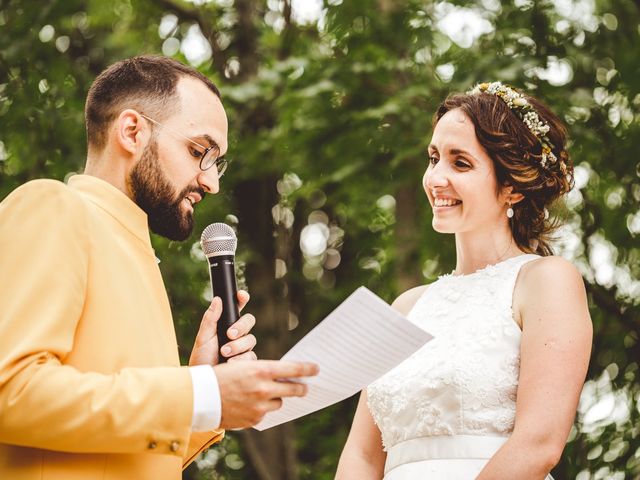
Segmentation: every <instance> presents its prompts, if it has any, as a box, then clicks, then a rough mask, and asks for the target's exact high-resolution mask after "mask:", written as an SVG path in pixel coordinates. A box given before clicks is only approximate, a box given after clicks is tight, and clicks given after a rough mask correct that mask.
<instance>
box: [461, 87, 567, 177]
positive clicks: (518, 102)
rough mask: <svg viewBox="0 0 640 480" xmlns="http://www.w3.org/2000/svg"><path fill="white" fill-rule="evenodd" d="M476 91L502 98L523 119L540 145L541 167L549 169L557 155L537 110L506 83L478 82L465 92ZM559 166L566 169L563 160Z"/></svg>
mask: <svg viewBox="0 0 640 480" xmlns="http://www.w3.org/2000/svg"><path fill="white" fill-rule="evenodd" d="M478 93H489V94H491V95H495V96H496V97H498V98H500V99H502V101H504V103H506V104H507V106H508V107H509V108H510V109H511V111H512V112H513V113H515V114H516V115H517V116H518V117H519V118H520V119H521V120H522V121H523V123H524V124H525V125H526V127H527V128H528V129H529V130H530V131H531V133H533V134H534V135H535V136H536V138H537V139H538V140H539V141H540V145H541V146H542V160H541V161H540V165H541V166H542V168H546V169H549V168H551V166H550V165H549V163H551V164H554V163H556V162H557V161H558V157H556V156H555V154H554V153H553V149H554V148H555V147H554V145H553V143H551V140H549V137H547V133H548V132H549V128H550V127H549V124H548V123H547V122H545V121H544V120H542V119H541V118H540V117H539V116H538V112H536V110H535V109H534V108H533V106H532V105H531V104H530V103H529V102H528V101H527V99H526V98H525V96H524V95H523V94H521V93H520V92H517V91H516V90H514V89H513V88H511V87H510V86H508V85H503V84H502V83H501V82H491V83H479V84H478V85H476V86H475V87H473V88H472V89H471V90H469V91H468V92H467V94H468V95H475V94H478ZM560 168H561V170H562V171H563V172H565V171H566V165H565V164H564V162H563V161H560Z"/></svg>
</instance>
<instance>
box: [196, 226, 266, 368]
mask: <svg viewBox="0 0 640 480" xmlns="http://www.w3.org/2000/svg"><path fill="white" fill-rule="evenodd" d="M201 245H202V250H203V252H204V253H205V255H206V256H207V258H208V260H209V273H210V278H211V285H212V288H213V293H214V295H215V297H216V298H214V300H213V301H212V302H211V305H210V306H209V308H208V309H207V311H206V313H205V314H204V317H203V319H202V323H201V325H200V330H199V331H198V335H197V337H196V341H195V344H194V348H193V351H192V353H191V358H190V360H189V365H202V364H217V363H218V361H219V362H220V363H223V362H225V361H226V360H227V359H230V357H233V358H232V359H233V360H255V358H256V356H255V354H254V353H253V352H252V351H251V350H252V349H253V347H254V346H255V344H256V338H255V337H254V336H253V335H251V334H249V332H250V330H251V329H252V328H253V326H254V325H255V318H254V317H253V315H250V314H247V315H243V316H242V317H240V313H239V312H240V310H242V308H243V307H244V306H245V305H246V303H247V302H248V301H249V294H248V293H247V292H245V291H239V292H238V291H237V288H236V276H235V268H234V257H235V250H236V246H237V239H236V236H235V233H234V231H233V229H232V228H231V227H229V226H228V225H225V224H224V223H214V224H211V225H209V226H208V227H207V228H205V230H204V231H203V232H202V237H201ZM239 317H240V318H239ZM230 328H231V330H230ZM220 349H222V351H220Z"/></svg>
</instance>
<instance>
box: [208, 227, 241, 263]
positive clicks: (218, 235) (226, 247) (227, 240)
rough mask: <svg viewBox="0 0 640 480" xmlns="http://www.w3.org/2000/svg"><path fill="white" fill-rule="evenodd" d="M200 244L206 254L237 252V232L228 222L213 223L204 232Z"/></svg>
mask: <svg viewBox="0 0 640 480" xmlns="http://www.w3.org/2000/svg"><path fill="white" fill-rule="evenodd" d="M200 245H201V246H202V251H203V252H204V254H205V255H206V256H210V255H215V254H216V253H222V252H225V253H229V252H230V253H232V254H235V253H236V247H237V246H238V239H237V238H236V233H235V232H234V231H233V228H231V227H230V226H229V225H227V224H226V223H212V224H211V225H209V226H208V227H207V228H205V229H204V230H203V232H202V236H201V237H200Z"/></svg>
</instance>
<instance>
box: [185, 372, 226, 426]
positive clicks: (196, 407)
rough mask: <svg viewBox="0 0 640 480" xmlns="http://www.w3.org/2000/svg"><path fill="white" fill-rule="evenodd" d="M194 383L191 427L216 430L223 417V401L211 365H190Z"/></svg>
mask: <svg viewBox="0 0 640 480" xmlns="http://www.w3.org/2000/svg"><path fill="white" fill-rule="evenodd" d="M189 373H190V374H191V383H192V385H193V416H192V417H191V429H192V430H193V431H194V432H207V431H210V430H216V429H217V428H218V427H219V426H220V419H221V417H222V403H221V401H220V388H219V387H218V379H217V378H216V374H215V372H214V371H213V367H211V366H210V365H196V366H193V367H189Z"/></svg>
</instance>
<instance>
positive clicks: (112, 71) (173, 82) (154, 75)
mask: <svg viewBox="0 0 640 480" xmlns="http://www.w3.org/2000/svg"><path fill="white" fill-rule="evenodd" d="M183 77H192V78H195V79H198V80H200V81H202V82H203V83H204V84H205V85H206V86H207V87H208V88H209V90H211V91H212V92H213V93H215V94H216V95H217V96H218V98H220V91H219V90H218V88H217V87H216V86H215V85H214V83H213V82H212V81H211V80H209V79H208V78H207V77H205V76H204V75H203V74H202V73H200V72H198V71H197V70H195V69H193V68H191V67H188V66H187V65H184V64H182V63H180V62H178V61H176V60H173V59H171V58H167V57H162V56H152V55H141V56H138V57H133V58H128V59H126V60H122V61H120V62H117V63H114V64H113V65H111V66H110V67H108V68H107V69H106V70H104V71H103V72H102V73H101V74H100V75H98V77H97V78H96V79H95V81H94V82H93V84H92V85H91V88H90V89H89V93H88V95H87V103H86V105H85V109H84V113H85V123H86V127H87V143H88V144H89V146H90V147H93V148H96V149H98V150H101V149H103V148H104V147H105V145H106V143H107V130H108V127H109V125H110V124H111V122H113V121H114V120H115V119H116V118H117V116H118V115H119V114H120V112H122V111H123V110H125V109H127V108H133V109H135V110H138V111H140V112H141V113H144V114H145V115H148V116H150V117H151V118H153V119H154V120H157V121H162V120H163V119H165V118H167V117H168V116H170V115H171V114H173V113H175V112H176V110H177V108H178V98H177V95H176V86H177V84H178V80H180V78H183Z"/></svg>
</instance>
